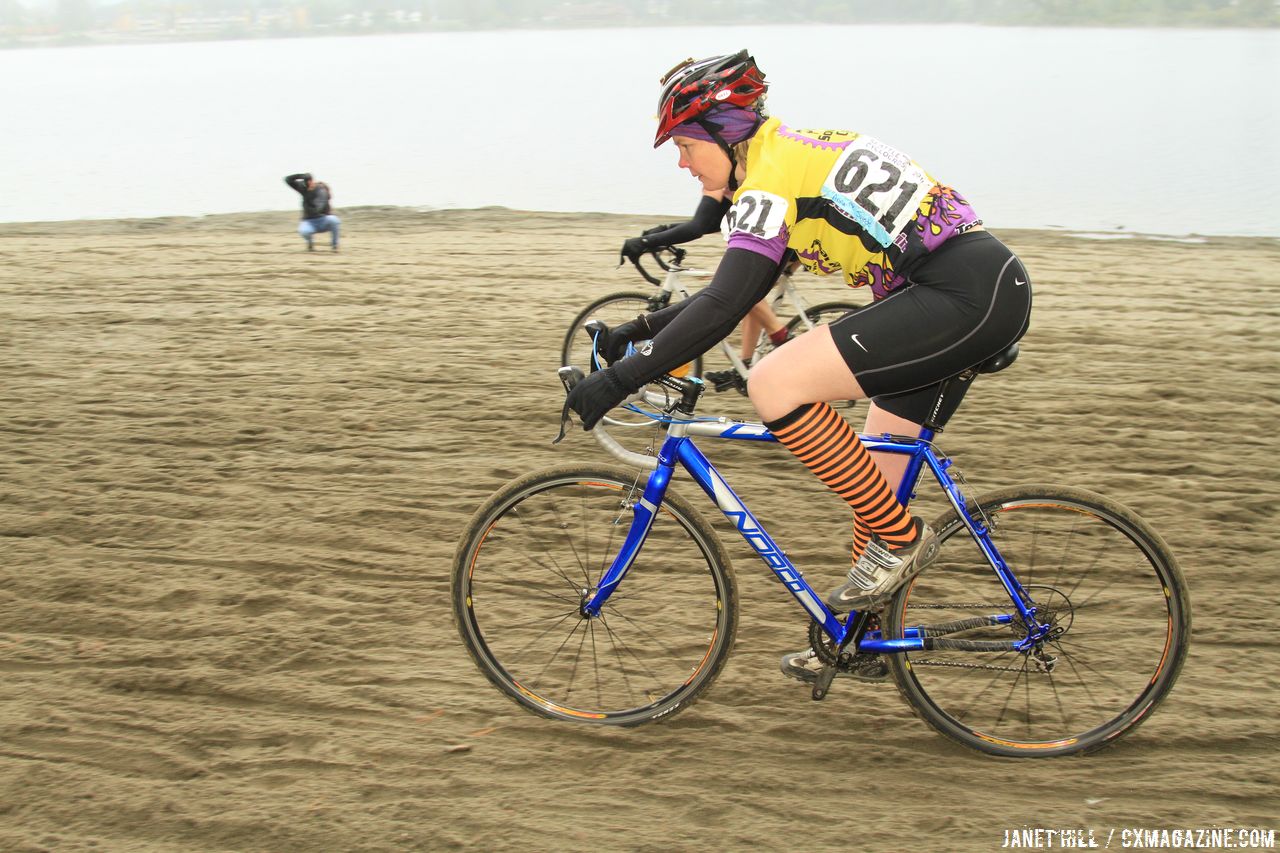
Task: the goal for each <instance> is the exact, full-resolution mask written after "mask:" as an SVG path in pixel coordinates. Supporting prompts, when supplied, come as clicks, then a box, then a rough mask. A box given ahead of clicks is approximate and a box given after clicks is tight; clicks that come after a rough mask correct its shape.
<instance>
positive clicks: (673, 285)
mask: <svg viewBox="0 0 1280 853" xmlns="http://www.w3.org/2000/svg"><path fill="white" fill-rule="evenodd" d="M713 275H715V273H714V272H712V271H710V270H702V269H696V268H694V267H682V266H680V265H678V264H672V265H671V266H670V268H668V270H667V274H666V276H665V277H664V279H663V282H662V284H661V285H659V289H661V290H664V291H666V292H667V293H670V294H672V295H673V296H677V295H678V296H679V297H680V298H681V299H688V298H689V289H688V288H687V287H685V286H684V283H683V282H681V280H680V279H681V277H682V276H688V277H690V278H696V279H702V280H709V279H710V278H711V276H713ZM773 294H774V295H773V299H772V301H771V302H770V303H769V305H770V307H771V308H773V310H774V313H775V314H776V313H778V307H779V306H780V305H781V304H782V301H783V299H784V298H785V299H786V300H788V301H789V302H790V303H791V305H792V306H794V308H795V310H796V313H797V314H798V315H799V316H800V319H801V322H803V323H804V324H805V326H806V331H812V330H813V327H814V322H813V321H812V320H810V319H809V304H808V303H807V302H805V301H804V298H803V297H801V296H800V291H799V290H798V289H796V286H795V284H794V283H793V282H792V281H791V273H790V271H788V270H783V272H782V275H780V276H778V283H777V285H775V287H774V290H773ZM760 338H761V340H763V338H764V333H763V332H761V334H760ZM719 346H720V351H721V352H722V353H724V355H725V358H727V359H729V363H730V364H732V365H733V369H734V370H736V371H738V375H739V376H741V377H742V378H743V379H746V378H747V373H748V372H749V371H750V370H751V364H754V363H755V359H756V355H757V354H758V353H759V352H760V349H759V347H760V341H757V342H756V346H755V347H753V348H752V357H751V363H750V364H749V363H747V362H744V361H743V360H742V357H741V356H740V355H738V353H736V352H734V350H733V347H731V346H729V340H728V339H727V338H726V339H725V340H723V341H721V342H720V345H719Z"/></svg>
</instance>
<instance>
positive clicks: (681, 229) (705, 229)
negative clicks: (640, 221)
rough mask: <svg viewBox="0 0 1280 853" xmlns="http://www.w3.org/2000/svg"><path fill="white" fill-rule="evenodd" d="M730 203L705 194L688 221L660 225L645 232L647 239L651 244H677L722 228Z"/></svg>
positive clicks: (724, 199) (725, 199)
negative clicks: (722, 221) (721, 224)
mask: <svg viewBox="0 0 1280 853" xmlns="http://www.w3.org/2000/svg"><path fill="white" fill-rule="evenodd" d="M729 207H730V203H729V200H728V199H727V198H723V199H716V198H712V197H711V196H709V195H704V196H703V197H702V201H700V202H698V209H697V210H695V211H694V212H693V218H692V219H690V220H689V221H688V222H677V223H675V224H674V225H660V226H658V227H657V228H650V229H649V230H648V231H646V232H644V237H645V241H646V242H647V243H648V244H649V245H650V246H675V245H677V244H679V243H688V242H690V241H691V240H697V239H698V238H699V237H702V236H705V235H707V234H714V233H715V232H717V231H719V230H720V220H722V219H724V215H725V214H726V213H728V212H729Z"/></svg>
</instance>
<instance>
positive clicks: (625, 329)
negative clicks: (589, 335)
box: [604, 314, 653, 364]
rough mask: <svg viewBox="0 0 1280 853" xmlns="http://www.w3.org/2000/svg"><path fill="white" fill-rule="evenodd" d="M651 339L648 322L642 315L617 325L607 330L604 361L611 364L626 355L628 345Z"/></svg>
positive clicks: (651, 333) (651, 334)
mask: <svg viewBox="0 0 1280 853" xmlns="http://www.w3.org/2000/svg"><path fill="white" fill-rule="evenodd" d="M652 337H653V332H652V331H651V330H650V328H649V321H648V320H647V319H645V316H644V315H643V314H641V315H640V316H638V317H636V318H635V319H634V320H632V321H631V322H629V323H619V324H618V325H616V326H614V327H613V328H612V329H610V330H609V335H608V337H607V338H606V339H605V344H604V358H605V361H607V362H609V363H610V364H613V363H614V362H615V361H617V360H618V359H620V358H622V357H623V356H625V355H626V354H627V346H628V345H630V344H634V343H635V342H636V341H643V340H645V339H646V338H652Z"/></svg>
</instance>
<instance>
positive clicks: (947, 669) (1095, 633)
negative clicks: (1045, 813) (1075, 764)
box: [886, 487, 1185, 755]
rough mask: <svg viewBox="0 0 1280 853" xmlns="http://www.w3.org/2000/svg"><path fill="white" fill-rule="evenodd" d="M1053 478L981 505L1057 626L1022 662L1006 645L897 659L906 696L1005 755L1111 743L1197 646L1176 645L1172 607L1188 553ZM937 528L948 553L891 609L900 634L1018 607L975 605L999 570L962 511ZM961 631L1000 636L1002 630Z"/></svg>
mask: <svg viewBox="0 0 1280 853" xmlns="http://www.w3.org/2000/svg"><path fill="white" fill-rule="evenodd" d="M1048 488H1049V489H1050V491H1049V492H1048V493H1037V492H1035V491H1034V490H1033V489H1031V488H1015V489H1008V490H1006V491H1005V494H1007V495H1008V497H1007V498H999V499H994V498H984V499H980V500H979V501H978V507H977V509H978V510H981V511H982V512H984V513H986V514H987V515H989V516H990V517H992V518H993V520H994V521H995V522H996V523H995V524H994V526H993V527H992V529H993V531H994V533H993V536H992V543H993V544H994V546H995V547H996V549H997V551H998V552H999V553H1000V555H1001V557H1002V559H1003V561H1004V562H1005V563H1006V565H1007V566H1008V567H1009V570H1010V571H1011V572H1012V573H1013V576H1014V578H1016V580H1017V582H1018V583H1019V585H1020V586H1021V587H1022V589H1023V590H1024V592H1025V593H1026V596H1027V597H1028V599H1029V600H1028V604H1029V605H1031V606H1033V607H1034V608H1035V609H1036V614H1037V615H1036V622H1037V623H1040V624H1042V625H1044V626H1046V627H1047V629H1048V630H1050V631H1051V632H1058V633H1056V634H1051V635H1050V637H1049V638H1047V639H1044V640H1042V641H1041V642H1040V643H1037V644H1034V645H1033V646H1032V648H1030V649H1028V651H1027V652H1026V653H1016V654H1017V656H1018V658H1020V660H1018V665H1017V666H1009V665H1007V664H1008V663H1011V662H1013V660H1015V659H1011V658H1010V657H1009V656H1008V653H1006V654H1003V655H1000V656H998V657H992V656H991V655H989V654H982V653H967V652H963V651H956V650H948V651H947V652H945V653H939V652H932V653H928V654H918V653H907V654H906V656H905V657H906V659H907V660H908V661H910V662H911V664H912V666H911V668H910V669H906V668H905V667H902V666H899V665H898V663H897V662H896V660H891V667H892V668H893V669H894V672H895V675H896V676H897V677H898V679H899V681H900V683H901V684H902V685H903V687H904V695H906V696H907V698H908V699H909V701H911V702H912V704H913V705H914V706H915V707H916V709H917V712H918V713H920V714H921V716H922V717H923V718H924V719H925V720H926V721H927V722H929V724H930V725H932V726H934V727H935V728H937V729H938V730H939V731H941V732H943V733H944V734H947V735H948V736H950V737H953V738H955V739H957V740H959V741H961V742H963V743H965V744H966V745H969V746H972V747H975V748H978V749H981V750H983V751H987V752H993V753H996V754H1000V755H1020V754H1029V755H1046V754H1065V753H1070V752H1078V751H1088V750H1090V749H1094V748H1098V747H1100V746H1103V745H1106V744H1107V743H1110V742H1112V741H1113V739H1114V735H1115V734H1116V733H1118V732H1123V731H1125V730H1126V729H1128V728H1130V727H1132V726H1133V725H1135V724H1136V723H1137V722H1138V721H1139V720H1142V719H1144V718H1145V716H1146V715H1145V714H1144V713H1139V712H1138V711H1135V710H1134V709H1135V708H1148V709H1149V707H1150V706H1151V705H1153V704H1154V703H1155V702H1157V701H1159V699H1160V698H1162V697H1163V695H1164V693H1165V692H1167V690H1168V688H1169V685H1170V684H1171V683H1172V680H1171V675H1170V677H1166V678H1163V679H1158V678H1157V677H1156V676H1160V675H1162V674H1170V673H1176V668H1177V667H1178V666H1180V664H1181V660H1182V657H1183V656H1184V655H1185V644H1174V645H1170V642H1171V636H1172V635H1171V634H1170V633H1169V632H1170V628H1171V626H1176V625H1177V624H1178V623H1177V622H1175V621H1174V619H1173V617H1174V613H1173V611H1172V610H1171V608H1173V607H1176V606H1179V603H1180V601H1181V598H1180V597H1179V596H1180V592H1179V590H1178V585H1179V584H1180V579H1179V577H1178V574H1177V567H1176V564H1173V563H1172V561H1171V559H1170V558H1168V556H1167V554H1166V552H1163V551H1160V550H1159V547H1160V546H1156V545H1152V546H1150V547H1148V546H1145V545H1143V544H1140V541H1139V540H1138V539H1136V538H1135V536H1141V535H1144V534H1141V533H1135V531H1136V530H1140V529H1141V528H1140V525H1141V522H1140V521H1134V520H1133V518H1132V516H1131V515H1130V516H1127V517H1120V516H1117V515H1116V514H1115V512H1114V511H1113V509H1112V508H1111V506H1112V505H1110V504H1106V503H1105V502H1104V499H1096V496H1091V495H1089V493H1084V492H1081V491H1080V490H1071V489H1064V488H1061V487H1048ZM1057 495H1061V497H1058V496H1057ZM1135 525H1137V526H1135ZM937 529H938V530H939V531H940V533H939V536H940V539H941V540H942V542H943V548H942V551H941V553H940V554H939V556H938V558H937V561H936V563H935V565H934V566H933V567H931V568H930V569H928V570H927V571H925V572H923V573H921V575H920V576H919V577H917V578H916V580H915V581H914V582H913V583H912V584H911V585H909V587H908V588H907V589H905V590H904V591H903V592H901V593H899V595H898V596H897V597H896V598H895V601H894V602H893V604H892V607H891V615H890V618H889V620H888V622H889V625H890V626H891V629H892V631H893V632H895V633H892V634H886V636H891V637H892V636H902V633H903V629H902V626H903V625H924V626H926V627H927V625H928V624H929V623H933V624H935V625H938V626H941V628H943V629H945V628H946V627H947V626H948V625H959V626H963V625H964V624H966V623H965V622H964V621H963V620H966V619H968V620H971V619H973V618H974V616H973V613H974V610H975V609H985V610H987V611H988V612H994V613H999V612H1001V611H1002V610H1003V611H1004V612H1009V611H1008V610H1007V608H1006V607H1005V606H1003V605H998V604H971V603H969V602H973V601H983V600H986V601H992V600H993V599H992V596H991V595H990V594H984V592H983V590H984V589H986V590H989V589H992V588H993V587H994V586H995V585H996V584H997V580H996V578H995V576H994V575H993V573H992V572H991V571H990V567H989V565H988V564H987V561H986V559H985V557H983V556H982V554H981V552H980V550H979V549H978V548H976V547H975V546H974V544H973V542H972V539H971V537H969V536H966V535H963V534H964V533H966V532H967V531H966V528H964V526H963V525H961V523H960V521H959V519H958V517H956V516H955V514H954V513H952V514H950V515H949V516H948V518H946V519H943V520H940V521H939V522H938V526H937ZM1166 589H1168V590H1170V592H1169V593H1168V594H1166ZM948 602H954V603H948ZM917 611H920V612H917ZM924 611H928V618H925V619H922V618H920V617H921V616H922V615H924ZM1006 629H1007V630H1011V631H1013V638H1014V639H1025V638H1026V637H1036V636H1038V633H1034V632H1038V631H1039V628H1037V627H1035V626H1032V631H1033V633H1027V627H1026V626H1024V625H1022V624H1021V622H1020V620H1017V619H1015V621H1014V622H1013V623H1011V624H1009V625H1008V626H1006ZM955 634H956V635H962V636H964V637H965V638H988V637H989V638H993V639H999V637H1000V635H1001V630H1000V629H998V628H992V629H987V628H984V627H983V626H975V627H973V628H967V629H963V628H962V630H959V631H956V632H955ZM1004 636H1005V637H1008V636H1009V634H1007V633H1005V634H1004ZM1166 658H1168V659H1169V660H1171V661H1172V662H1171V663H1170V664H1169V669H1168V670H1167V672H1166V670H1165V662H1166Z"/></svg>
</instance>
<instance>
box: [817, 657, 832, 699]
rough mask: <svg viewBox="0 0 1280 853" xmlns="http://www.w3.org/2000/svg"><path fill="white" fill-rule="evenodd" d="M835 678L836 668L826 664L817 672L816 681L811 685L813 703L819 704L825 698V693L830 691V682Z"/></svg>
mask: <svg viewBox="0 0 1280 853" xmlns="http://www.w3.org/2000/svg"><path fill="white" fill-rule="evenodd" d="M835 678H836V668H835V666H834V665H832V664H827V665H826V666H824V667H823V668H822V669H821V671H819V672H818V680H817V681H815V682H814V683H813V701H815V702H821V701H822V700H823V699H826V698H827V692H828V691H829V690H831V682H832V681H835Z"/></svg>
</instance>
